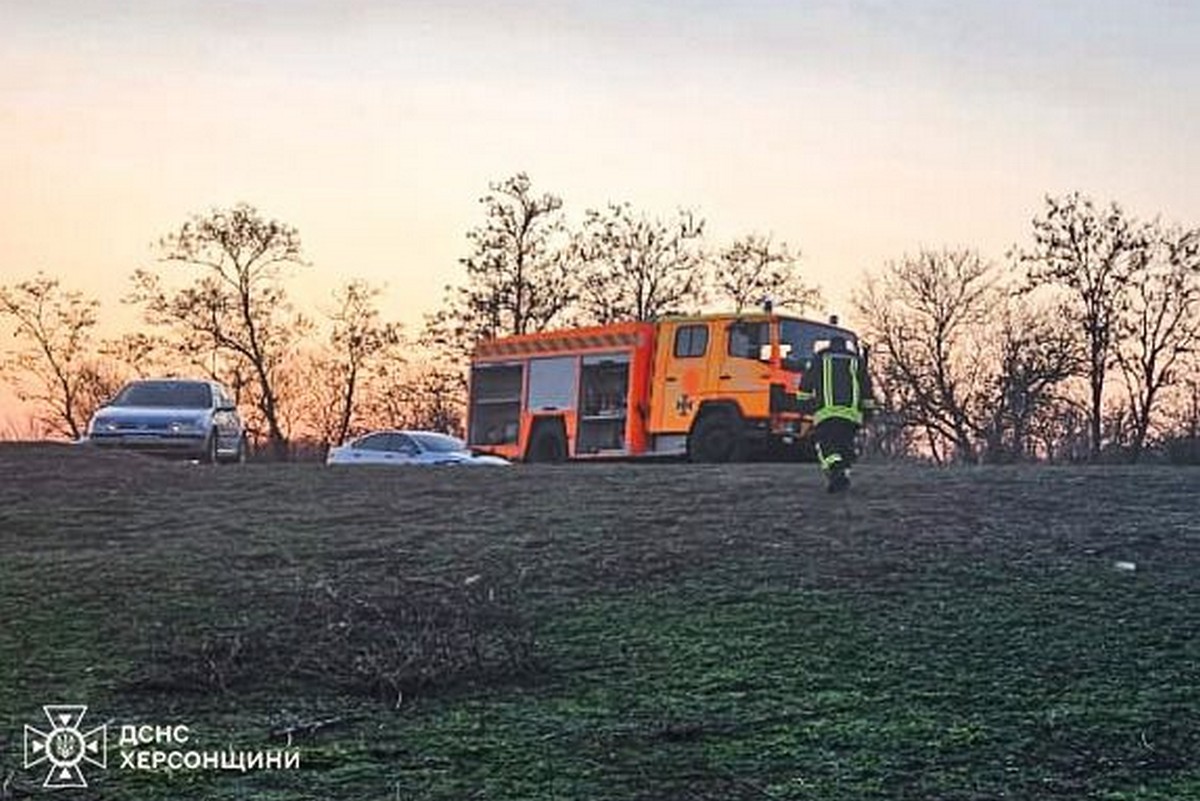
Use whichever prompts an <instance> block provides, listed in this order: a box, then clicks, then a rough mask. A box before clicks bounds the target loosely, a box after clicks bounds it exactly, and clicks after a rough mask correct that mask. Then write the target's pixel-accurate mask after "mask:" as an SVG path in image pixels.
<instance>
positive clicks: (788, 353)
mask: <svg viewBox="0 0 1200 801" xmlns="http://www.w3.org/2000/svg"><path fill="white" fill-rule="evenodd" d="M834 336H840V337H844V338H845V340H846V344H847V346H848V347H849V348H850V349H851V350H855V351H856V350H858V341H857V339H856V338H855V336H854V334H853V333H851V332H849V331H847V330H846V329H844V328H839V327H837V326H833V325H826V324H824V323H813V322H809V321H808V320H788V319H784V320H781V321H780V323H779V354H780V356H781V357H782V360H783V367H784V369H785V370H792V371H797V372H798V371H800V370H803V369H804V365H805V363H806V362H807V361H808V360H809V359H811V358H812V355H813V353H815V352H816V351H818V350H820V349H821V348H823V347H824V346H826V345H828V344H829V340H830V339H832V338H833V337H834Z"/></svg>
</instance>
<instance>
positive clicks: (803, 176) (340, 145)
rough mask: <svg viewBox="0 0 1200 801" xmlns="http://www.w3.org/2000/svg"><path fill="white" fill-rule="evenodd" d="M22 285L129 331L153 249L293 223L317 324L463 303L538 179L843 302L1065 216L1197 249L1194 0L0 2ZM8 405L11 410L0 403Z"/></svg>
mask: <svg viewBox="0 0 1200 801" xmlns="http://www.w3.org/2000/svg"><path fill="white" fill-rule="evenodd" d="M0 32H2V34H0V36H2V39H0V41H2V42H3V44H2V45H0V283H10V282H12V281H15V280H19V279H21V278H24V277H27V276H30V275H32V274H33V273H34V272H35V271H36V270H39V269H41V270H44V271H46V272H47V273H50V274H52V275H56V276H59V277H61V278H62V279H63V280H64V281H65V282H66V283H67V284H68V285H70V286H72V287H76V288H79V289H82V290H84V291H86V292H88V293H90V294H92V295H94V296H96V297H98V298H100V299H101V300H102V301H103V303H104V306H105V312H104V314H105V317H104V319H105V321H106V324H107V325H110V326H123V327H124V326H126V324H127V322H129V321H130V320H131V319H132V317H131V314H130V312H129V311H128V310H122V309H121V308H120V304H119V303H118V301H119V298H120V297H121V295H122V294H123V293H124V292H125V291H126V290H127V288H128V275H129V274H130V273H131V272H132V271H133V269H134V268H136V267H139V266H147V265H149V264H151V263H152V259H153V252H152V250H151V248H150V244H151V242H153V241H154V240H155V239H157V238H158V237H159V236H160V235H162V234H163V233H165V232H167V231H168V230H170V229H171V228H173V227H175V226H177V225H178V224H180V223H181V222H183V221H184V220H186V219H187V218H188V216H189V215H191V214H192V213H195V212H202V211H205V210H207V209H209V208H211V207H214V206H228V205H231V204H233V203H236V202H239V201H247V202H250V203H252V204H254V205H256V206H258V207H259V208H260V209H261V210H262V211H263V212H264V213H265V214H267V215H269V216H272V217H277V218H279V219H282V220H285V221H287V222H289V223H291V224H293V225H295V226H297V227H298V228H299V229H300V231H301V234H302V237H303V240H304V243H305V250H306V252H307V254H308V256H309V258H310V259H311V260H312V261H313V263H314V266H313V268H312V269H311V270H309V271H307V273H306V274H305V275H304V276H302V277H300V278H297V279H296V282H295V284H294V286H295V288H296V292H297V294H298V295H299V298H300V300H301V301H302V302H305V303H320V302H321V301H322V300H323V298H324V297H325V296H326V295H327V294H328V292H329V290H330V289H332V288H333V287H334V286H335V285H336V284H338V283H339V282H340V281H341V280H343V279H345V278H348V277H363V278H367V279H369V280H372V281H375V282H379V283H386V284H387V285H388V287H389V290H388V293H387V295H386V299H385V302H384V306H385V311H386V312H387V313H388V314H389V315H390V316H392V317H394V318H398V319H400V320H402V321H404V322H406V323H408V324H410V325H411V326H414V327H415V326H416V325H417V324H419V321H420V319H421V314H422V313H423V312H425V311H429V310H431V309H433V308H434V307H435V306H436V305H437V304H438V302H439V300H440V297H441V287H442V285H444V284H445V283H447V282H453V281H456V280H458V279H459V278H460V275H461V274H460V272H459V268H458V265H457V259H458V258H459V257H460V256H462V255H464V254H465V253H466V242H465V239H464V233H465V232H466V230H467V229H468V228H469V227H471V226H472V225H474V224H475V223H476V222H478V221H479V220H480V219H481V217H480V207H479V205H478V203H477V199H478V197H479V196H480V195H481V194H482V193H483V192H484V191H486V188H487V184H488V182H489V181H494V180H497V179H500V178H502V177H505V176H507V175H511V174H512V173H515V172H517V171H521V170H524V171H526V172H528V173H529V174H530V175H531V177H532V178H533V181H534V184H535V186H536V187H537V188H539V189H543V190H547V191H552V192H555V193H557V194H559V195H561V196H562V197H563V198H564V200H565V203H566V210H567V211H568V213H569V214H570V215H571V216H572V217H573V218H575V219H578V217H579V216H580V215H582V212H583V211H584V209H586V208H588V207H594V206H599V205H602V204H604V203H605V202H607V201H609V200H628V201H630V202H631V203H633V204H634V206H635V207H637V208H639V209H642V210H645V211H647V212H651V213H654V214H660V215H670V214H672V213H673V211H674V210H675V209H676V208H677V207H688V208H692V209H695V210H697V211H698V212H699V213H700V214H701V215H702V216H704V217H705V218H706V219H707V220H708V222H709V226H710V228H709V232H710V240H711V241H713V242H714V243H720V242H721V241H724V240H727V239H729V238H732V237H734V236H737V235H739V234H742V233H747V232H750V231H758V232H762V233H770V234H772V235H774V237H775V238H776V239H780V240H784V241H786V242H788V243H789V244H792V245H794V246H796V247H798V248H799V249H800V250H801V251H802V252H803V261H802V266H803V269H804V270H805V272H806V274H807V275H808V277H809V278H810V280H812V281H813V282H815V283H817V284H819V285H820V286H821V287H822V288H823V289H824V290H825V293H826V296H827V297H828V298H829V299H830V301H831V306H832V307H833V310H836V311H843V312H844V311H845V305H846V298H847V297H848V295H849V292H850V291H851V290H852V288H853V287H854V285H855V282H856V280H858V279H859V278H860V277H861V275H862V273H863V271H864V270H868V269H872V268H877V267H878V266H880V265H881V264H883V263H884V262H886V261H887V260H888V259H891V258H896V257H899V256H901V255H903V254H904V253H906V252H912V251H915V250H916V249H917V248H919V247H921V246H935V247H936V246H941V245H944V244H945V245H969V246H973V247H977V248H979V249H980V250H981V251H982V252H983V253H984V254H985V255H986V256H989V257H991V258H994V259H997V260H999V259H1002V258H1003V254H1004V252H1005V250H1006V249H1007V248H1008V247H1009V246H1010V245H1012V244H1013V243H1015V242H1021V241H1024V240H1025V239H1026V237H1027V235H1028V230H1029V220H1030V219H1031V218H1032V217H1033V216H1034V215H1035V214H1036V213H1037V212H1038V210H1039V209H1040V206H1041V203H1042V197H1043V195H1044V194H1045V193H1047V192H1050V193H1054V194H1058V193H1062V192H1067V191H1072V190H1076V189H1078V190H1082V191H1084V192H1086V193H1088V194H1091V195H1092V196H1094V197H1096V198H1098V199H1101V200H1108V199H1116V200H1119V201H1121V202H1122V203H1123V204H1124V205H1126V206H1127V207H1128V208H1129V209H1130V210H1131V211H1132V212H1134V213H1135V214H1139V215H1144V216H1153V215H1156V214H1161V215H1162V216H1163V217H1164V218H1165V219H1168V220H1173V221H1179V222H1184V223H1188V224H1200V146H1198V144H1197V143H1200V91H1198V89H1197V81H1198V79H1200V52H1198V48H1197V47H1196V43H1197V42H1200V3H1191V2H1182V1H1180V2H1167V1H1166V0H1159V1H1158V2H1137V3H1134V2H1111V1H1107V0H1089V1H1088V2H1082V1H1081V2H1046V0H1040V1H1039V2H1029V1H1027V0H1010V1H1009V2H1003V3H999V2H963V1H961V0H960V1H959V2H882V1H878V2H858V3H847V2H802V1H800V0H797V1H796V2H762V1H760V0H756V1H755V2H737V3H731V2H715V1H713V0H704V1H703V2H672V3H652V2H631V1H630V0H609V2H576V1H573V0H565V1H560V2H510V3H506V2H490V3H483V2H465V1H464V0H440V1H434V0H428V1H426V0H421V2H404V0H399V1H398V2H382V1H376V0H298V1H296V2H283V1H282V0H272V1H271V2H267V0H203V1H199V0H197V1H195V2H192V1H184V0H126V2H121V3H106V2H93V1H91V0H36V1H35V0H26V1H25V2H18V1H17V0H0ZM0 392H2V391H0Z"/></svg>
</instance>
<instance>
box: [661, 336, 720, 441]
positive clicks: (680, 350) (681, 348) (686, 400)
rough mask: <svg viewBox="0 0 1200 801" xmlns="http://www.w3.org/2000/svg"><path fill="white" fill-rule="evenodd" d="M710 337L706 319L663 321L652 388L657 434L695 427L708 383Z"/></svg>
mask: <svg viewBox="0 0 1200 801" xmlns="http://www.w3.org/2000/svg"><path fill="white" fill-rule="evenodd" d="M711 339H712V336H711V326H710V325H709V324H708V323H707V322H683V321H680V322H667V323H662V328H661V330H660V331H659V337H658V346H657V347H658V352H657V353H656V354H655V356H654V384H653V387H652V389H651V406H650V430H651V431H653V432H654V433H656V434H661V433H683V432H686V431H688V430H689V429H690V428H691V427H692V420H693V419H694V418H695V416H696V411H697V409H698V408H699V406H700V401H701V400H702V397H701V396H702V395H703V393H704V388H705V385H706V384H707V378H708V375H707V371H708V362H709V359H707V358H706V356H707V355H708V353H709V352H710V350H711V348H712V347H713V343H712V342H711V341H710V340H711Z"/></svg>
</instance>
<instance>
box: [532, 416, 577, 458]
mask: <svg viewBox="0 0 1200 801" xmlns="http://www.w3.org/2000/svg"><path fill="white" fill-rule="evenodd" d="M566 458H567V443H566V440H565V439H564V437H563V432H562V428H561V426H551V425H543V426H541V427H540V428H538V430H537V431H536V432H534V435H533V439H532V440H531V441H530V443H529V457H528V460H529V461H530V462H561V461H564V460H565V459H566Z"/></svg>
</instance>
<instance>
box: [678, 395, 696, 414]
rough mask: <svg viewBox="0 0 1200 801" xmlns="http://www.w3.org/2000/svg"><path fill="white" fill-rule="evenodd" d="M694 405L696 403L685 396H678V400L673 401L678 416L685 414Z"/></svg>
mask: <svg viewBox="0 0 1200 801" xmlns="http://www.w3.org/2000/svg"><path fill="white" fill-rule="evenodd" d="M695 405H696V402H695V401H694V400H692V399H691V398H689V397H688V396H687V395H680V396H679V400H677V401H675V411H677V412H679V413H680V414H687V413H688V412H690V411H691V410H692V407H693V406H695Z"/></svg>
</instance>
